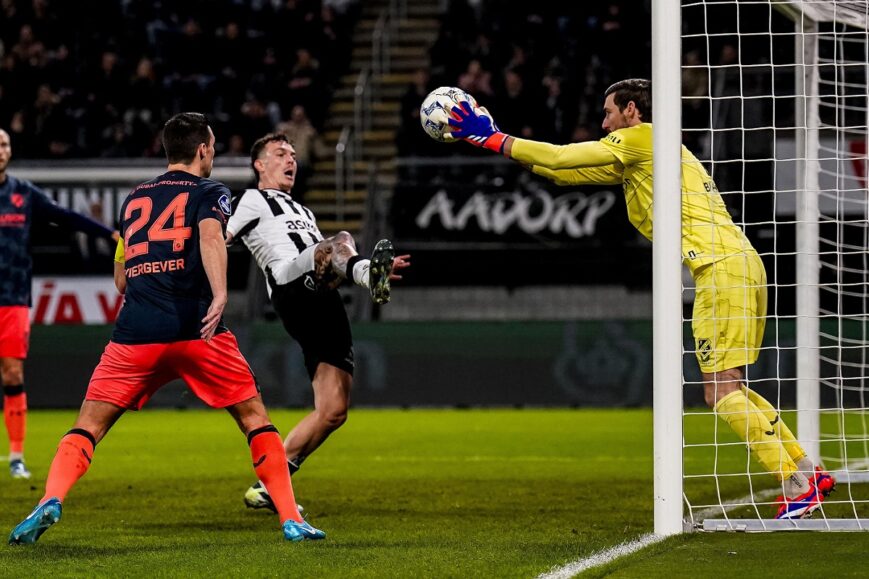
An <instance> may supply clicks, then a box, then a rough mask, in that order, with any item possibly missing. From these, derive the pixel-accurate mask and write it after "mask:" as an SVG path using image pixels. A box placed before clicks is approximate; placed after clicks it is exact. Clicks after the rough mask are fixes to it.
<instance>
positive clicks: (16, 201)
mask: <svg viewBox="0 0 869 579" xmlns="http://www.w3.org/2000/svg"><path fill="white" fill-rule="evenodd" d="M11 201H12V205H14V206H15V207H17V208H18V209H21V208H22V207H23V206H24V195H22V194H21V193H13V194H12V196H11Z"/></svg>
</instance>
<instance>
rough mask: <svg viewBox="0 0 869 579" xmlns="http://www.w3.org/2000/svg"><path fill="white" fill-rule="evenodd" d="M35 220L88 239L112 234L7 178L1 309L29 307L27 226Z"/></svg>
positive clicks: (0, 240) (2, 191)
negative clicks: (65, 229)
mask: <svg viewBox="0 0 869 579" xmlns="http://www.w3.org/2000/svg"><path fill="white" fill-rule="evenodd" d="M34 219H36V220H42V221H47V222H50V223H55V224H57V225H61V226H64V227H67V228H69V229H75V230H79V231H84V232H85V233H87V234H89V235H98V236H101V237H110V236H111V234H112V230H111V229H109V228H108V227H106V226H104V225H103V224H101V223H98V222H96V221H94V220H92V219H89V218H87V217H85V216H83V215H79V214H78V213H75V212H74V211H69V210H67V209H64V208H63V207H60V206H58V205H57V204H55V202H54V201H52V200H51V198H50V197H49V196H48V195H46V194H45V193H44V192H43V191H42V190H41V189H39V188H38V187H36V186H34V185H33V183H31V182H30V181H24V180H21V179H16V178H15V177H13V176H11V175H8V174H7V175H6V180H5V181H3V182H2V183H0V306H29V305H30V302H31V296H30V291H31V275H32V269H33V267H32V266H33V263H32V261H31V259H30V226H31V225H32V223H33V220H34Z"/></svg>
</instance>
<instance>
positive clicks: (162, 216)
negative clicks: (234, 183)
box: [112, 171, 230, 344]
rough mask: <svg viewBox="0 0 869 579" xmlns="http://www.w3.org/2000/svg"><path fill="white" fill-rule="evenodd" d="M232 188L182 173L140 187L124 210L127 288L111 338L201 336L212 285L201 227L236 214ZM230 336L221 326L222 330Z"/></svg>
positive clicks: (153, 339) (119, 340) (153, 340)
mask: <svg viewBox="0 0 869 579" xmlns="http://www.w3.org/2000/svg"><path fill="white" fill-rule="evenodd" d="M229 198H230V192H229V189H227V187H226V185H224V184H222V183H218V182H217V181H212V180H211V179H205V178H202V177H197V176H195V175H192V174H190V173H186V172H183V171H171V172H169V173H165V174H163V175H161V176H159V177H157V178H156V179H154V180H152V181H148V182H146V183H142V184H141V185H139V186H138V187H136V188H135V189H133V191H132V192H131V193H130V195H129V196H128V197H127V198H126V199H125V200H124V203H123V205H122V206H121V214H120V223H121V225H120V231H121V236H122V237H123V238H124V272H125V275H126V278H127V291H126V297H125V299H124V307H123V308H122V309H121V312H120V314H119V316H118V320H117V323H116V324H115V331H114V333H113V334H112V341H113V342H117V343H119V344H152V343H166V342H176V341H182V340H194V339H198V338H199V331H200V329H201V328H202V321H201V320H202V318H204V317H205V314H206V312H207V311H208V307H209V305H210V304H211V300H212V294H211V286H210V285H209V283H208V278H207V276H206V274H205V268H204V267H203V265H202V256H201V254H200V251H199V223H200V222H201V221H202V220H204V219H217V220H218V221H220V223H221V224H222V225H223V227H224V228H225V227H226V219H227V216H228V215H229V213H230V202H229ZM224 331H226V328H225V326H223V322H221V324H220V326H219V328H218V332H224Z"/></svg>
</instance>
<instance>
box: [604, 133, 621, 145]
mask: <svg viewBox="0 0 869 579" xmlns="http://www.w3.org/2000/svg"><path fill="white" fill-rule="evenodd" d="M606 140H607V141H609V142H611V143H615V144H616V145H621V144H622V140H621V139H620V138H618V137H617V136H615V135H612V134H611V135H607V136H606Z"/></svg>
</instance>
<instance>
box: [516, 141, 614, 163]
mask: <svg viewBox="0 0 869 579" xmlns="http://www.w3.org/2000/svg"><path fill="white" fill-rule="evenodd" d="M510 156H511V157H512V158H513V159H515V160H517V161H519V162H520V163H524V164H525V165H539V166H541V167H545V168H547V169H553V170H559V169H579V168H582V167H602V166H606V165H612V164H613V163H615V162H617V161H618V159H617V158H616V156H615V155H613V154H612V152H611V151H610V150H609V149H608V148H607V147H604V146H603V145H602V144H601V143H600V141H585V142H582V143H572V144H570V145H551V144H549V143H541V142H539V141H528V140H526V139H514V141H513V145H512V149H511V153H510Z"/></svg>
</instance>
